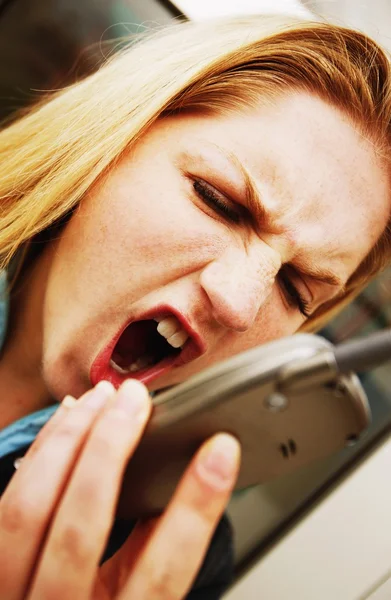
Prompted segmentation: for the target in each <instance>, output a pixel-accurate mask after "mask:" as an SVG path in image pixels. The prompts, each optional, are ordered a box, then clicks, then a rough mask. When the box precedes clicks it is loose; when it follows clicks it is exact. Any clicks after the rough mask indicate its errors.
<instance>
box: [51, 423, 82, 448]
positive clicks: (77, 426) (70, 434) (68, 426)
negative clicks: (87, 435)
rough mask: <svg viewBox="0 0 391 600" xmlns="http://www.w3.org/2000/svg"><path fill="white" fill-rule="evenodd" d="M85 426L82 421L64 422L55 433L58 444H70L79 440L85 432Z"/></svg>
mask: <svg viewBox="0 0 391 600" xmlns="http://www.w3.org/2000/svg"><path fill="white" fill-rule="evenodd" d="M85 429H86V427H85V424H84V422H83V421H81V420H79V419H78V420H76V419H75V420H73V421H72V422H71V421H64V423H61V425H59V426H58V428H57V430H56V431H55V432H54V436H55V438H56V443H64V444H68V443H69V442H72V441H74V440H75V439H76V438H79V437H80V436H81V435H82V434H83V433H84V432H85Z"/></svg>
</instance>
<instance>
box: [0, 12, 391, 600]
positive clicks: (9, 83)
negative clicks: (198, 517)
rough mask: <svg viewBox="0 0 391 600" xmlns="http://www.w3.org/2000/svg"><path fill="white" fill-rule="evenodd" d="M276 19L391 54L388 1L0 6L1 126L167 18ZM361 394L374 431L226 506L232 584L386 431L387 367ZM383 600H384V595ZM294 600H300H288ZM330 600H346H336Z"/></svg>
mask: <svg viewBox="0 0 391 600" xmlns="http://www.w3.org/2000/svg"><path fill="white" fill-rule="evenodd" d="M276 11H277V12H278V11H282V12H290V13H293V14H298V15H302V16H303V18H314V19H326V20H330V21H333V22H335V23H338V24H341V25H350V26H353V27H355V28H358V29H361V30H362V31H365V32H366V33H368V34H370V35H371V36H373V37H374V38H376V39H377V40H379V41H380V42H381V43H382V44H383V45H384V46H385V47H387V48H389V49H390V50H391V0H366V1H361V0H303V1H302V2H300V1H299V0H280V1H279V0H264V1H263V0H241V1H240V0H224V1H218V0H213V1H212V0H178V1H177V2H169V1H166V0H160V1H158V0H0V120H1V121H2V122H3V123H5V122H6V121H7V120H8V119H9V118H12V115H14V114H15V112H16V111H17V110H18V109H20V108H22V107H23V106H26V105H28V104H30V103H31V102H34V101H35V100H36V99H37V98H39V96H40V94H42V92H44V91H46V90H51V89H55V88H58V87H61V86H63V85H65V84H67V83H71V82H73V81H75V80H76V79H78V78H79V77H82V76H84V75H85V74H86V73H89V72H92V71H93V70H95V69H96V68H97V67H98V66H99V64H101V62H102V61H103V60H104V58H105V56H107V55H108V54H111V53H112V51H113V48H115V44H113V43H112V40H114V39H116V38H118V37H123V36H129V35H134V34H138V33H140V32H142V31H143V30H144V29H146V28H147V29H148V28H151V27H156V26H160V25H164V24H166V23H169V22H171V21H172V20H173V19H207V18H211V17H214V16H217V15H222V14H234V13H249V14H251V13H259V12H276ZM390 300H391V270H388V271H387V272H385V273H384V274H383V275H382V276H380V277H379V278H378V279H377V280H376V281H375V282H374V283H372V284H371V285H370V286H369V287H368V289H367V290H366V291H365V292H364V293H363V294H362V295H361V296H360V297H359V298H358V299H357V300H356V301H355V302H354V304H353V305H352V306H351V307H349V308H348V309H347V310H345V311H344V312H343V313H342V314H341V315H340V316H338V318H337V319H335V321H334V322H333V323H332V324H331V325H330V326H329V327H328V328H327V329H326V330H325V331H323V332H322V334H323V335H325V336H326V337H328V338H329V339H330V340H331V341H333V342H340V341H343V340H346V339H347V338H350V337H353V336H356V335H361V334H365V333H368V332H371V331H375V330H377V329H381V328H384V327H390V326H391V302H390ZM363 385H364V387H365V389H366V391H367V394H368V397H369V400H370V404H371V407H372V413H373V422H372V425H371V427H370V430H369V432H368V434H367V436H366V437H365V438H364V439H363V440H362V441H361V442H359V443H358V444H357V445H356V446H355V447H353V448H349V449H346V450H344V451H342V452H340V453H339V454H337V455H335V456H332V457H330V458H329V459H327V460H325V461H323V462H322V463H318V464H316V465H313V466H311V467H308V468H305V469H302V470H301V471H299V472H297V473H295V474H294V475H290V476H289V477H284V478H281V479H280V480H276V481H273V482H272V483H270V484H267V485H262V486H258V487H255V488H252V489H249V490H246V491H244V492H241V493H238V494H236V495H235V496H234V497H233V499H232V501H231V504H230V506H229V514H230V516H231V519H232V522H233V525H234V529H235V533H236V538H235V544H236V562H237V575H238V577H240V576H241V575H242V574H243V573H246V572H247V571H248V569H249V568H250V567H251V566H252V565H253V564H254V563H255V562H256V561H258V560H259V557H260V556H262V555H263V554H265V553H266V552H267V551H268V550H269V549H270V548H271V547H272V546H273V544H275V542H276V540H278V539H280V538H281V536H282V535H283V534H284V532H285V531H288V530H289V528H290V527H291V526H292V523H297V522H298V519H299V518H300V517H301V516H302V515H303V514H306V512H308V510H309V508H310V507H311V506H312V505H313V502H314V501H315V500H316V499H318V498H320V497H323V496H324V495H325V494H326V493H327V491H328V490H329V489H330V486H332V485H333V483H334V482H335V481H338V478H339V477H341V475H342V474H343V473H344V472H345V470H346V469H347V467H348V466H349V465H350V464H352V463H353V462H354V461H355V460H356V459H357V457H358V456H360V455H361V454H362V453H363V452H364V451H366V450H367V448H368V447H369V446H370V445H371V444H373V443H374V441H375V440H376V439H377V438H378V437H379V436H381V435H382V434H384V432H385V431H386V430H387V429H388V428H389V426H390V424H391V369H390V367H382V368H379V369H377V370H375V371H373V372H372V373H370V374H368V375H366V376H365V378H364V379H363ZM390 560H391V559H390ZM233 594H234V591H233V592H232V595H231V596H230V598H232V599H233V598H239V597H241V598H242V597H244V596H243V595H242V596H235V595H233ZM251 597H254V598H256V597H258V596H257V595H254V596H251ZM276 597H277V596H276ZM292 597H293V596H292ZM320 597H321V596H317V597H316V598H315V597H313V598H312V600H317V598H320ZM388 597H389V598H391V592H390V596H388ZM270 598H271V596H270ZM281 598H282V597H281ZM322 598H323V596H322ZM246 600H248V598H247V597H246ZM266 600H269V596H268V598H267V599H266ZM295 600H303V599H302V598H296V597H295ZM328 600H349V599H348V598H346V597H344V598H342V596H341V597H340V598H339V597H338V598H336V597H333V598H331V597H330V598H329V599H328Z"/></svg>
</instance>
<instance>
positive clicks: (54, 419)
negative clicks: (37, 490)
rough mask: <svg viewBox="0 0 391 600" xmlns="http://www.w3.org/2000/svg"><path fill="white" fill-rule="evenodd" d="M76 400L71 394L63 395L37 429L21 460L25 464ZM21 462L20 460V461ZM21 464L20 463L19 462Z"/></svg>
mask: <svg viewBox="0 0 391 600" xmlns="http://www.w3.org/2000/svg"><path fill="white" fill-rule="evenodd" d="M76 402H77V400H76V399H75V398H74V397H73V396H70V395H68V396H65V397H64V399H63V401H62V402H61V403H60V404H59V405H58V408H57V410H56V412H55V413H53V415H52V416H51V417H50V419H49V420H48V421H47V423H45V425H44V426H43V427H42V429H41V430H40V431H39V433H38V435H37V437H36V438H35V440H34V443H33V444H31V446H30V448H29V449H28V451H27V452H26V454H25V455H24V457H23V462H24V463H25V464H26V462H28V461H29V460H30V459H31V458H32V457H33V456H34V454H35V452H36V451H37V450H38V448H40V447H41V446H42V444H44V443H45V440H46V439H47V438H48V437H49V436H50V435H51V434H52V433H53V431H54V429H55V428H56V427H57V425H58V423H60V422H61V420H62V419H63V418H64V415H65V414H66V413H67V412H68V411H69V409H70V408H72V407H73V406H74V404H75V403H76ZM21 462H22V461H21ZM20 464H21V463H20Z"/></svg>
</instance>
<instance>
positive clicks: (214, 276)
mask: <svg viewBox="0 0 391 600" xmlns="http://www.w3.org/2000/svg"><path fill="white" fill-rule="evenodd" d="M280 266H281V259H280V257H279V254H278V253H277V252H275V251H274V250H272V249H271V248H270V247H269V246H268V245H267V244H264V243H263V242H261V244H260V245H259V246H253V247H251V248H248V249H246V250H244V249H241V248H229V249H227V250H226V251H225V252H224V253H223V254H222V255H221V256H219V257H218V258H217V259H215V260H214V261H212V262H210V263H209V264H208V265H207V266H206V267H205V268H204V269H203V271H202V273H201V276H200V283H201V286H202V288H203V290H204V291H205V293H206V294H207V296H208V298H209V300H210V302H211V305H212V313H213V317H214V318H215V319H216V321H217V322H218V323H220V325H223V326H224V327H226V328H228V329H233V330H236V331H246V330H247V329H248V328H249V327H251V325H252V324H253V323H254V321H255V318H256V316H257V314H258V311H259V309H260V307H261V306H262V304H263V303H264V302H265V301H266V299H267V298H268V296H269V295H270V293H271V290H272V287H273V284H274V281H275V278H276V276H277V273H278V271H279V269H280Z"/></svg>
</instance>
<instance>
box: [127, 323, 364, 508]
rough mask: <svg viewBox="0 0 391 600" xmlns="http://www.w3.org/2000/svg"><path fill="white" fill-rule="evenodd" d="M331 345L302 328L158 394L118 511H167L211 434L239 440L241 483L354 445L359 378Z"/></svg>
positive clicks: (359, 419) (359, 418) (360, 423)
mask: <svg viewBox="0 0 391 600" xmlns="http://www.w3.org/2000/svg"><path fill="white" fill-rule="evenodd" d="M334 348H335V347H334V346H333V345H332V344H331V343H330V342H328V341H327V340H325V339H324V338H322V337H320V336H317V335H312V334H296V335H294V336H291V337H288V338H283V339H280V340H276V341H273V342H270V343H267V344H265V345H262V346H259V347H256V348H253V349H251V350H248V351H246V352H244V353H242V354H239V355H237V356H234V357H233V358H230V359H228V360H225V361H223V362H221V363H219V364H216V365H215V366H213V367H211V368H208V369H206V370H205V371H203V372H201V373H199V374H197V375H195V376H193V377H192V378H190V379H189V380H188V381H186V382H185V383H182V384H178V385H176V386H174V387H173V388H171V389H169V390H168V391H164V392H162V393H160V394H158V395H157V397H156V398H155V399H154V401H153V404H154V408H153V413H152V417H151V420H150V422H149V424H148V426H147V429H146V431H145V434H144V436H143V438H142V440H141V443H140V445H139V447H138V448H137V450H136V452H135V454H134V455H133V457H132V459H131V460H130V462H129V464H128V466H127V469H126V472H125V475H124V479H123V485H122V490H121V494H120V498H119V503H118V507H117V515H118V516H120V517H123V518H133V517H140V516H147V515H152V514H156V513H159V512H161V511H162V510H163V509H164V507H165V506H166V505H167V503H168V501H169V499H170V498H171V496H172V494H173V492H174V490H175V487H176V485H177V484H178V481H179V479H180V477H181V475H182V474H183V472H184V470H185V468H186V466H187V465H188V463H189V462H190V459H191V458H192V456H193V455H194V453H195V452H196V450H197V449H198V448H199V446H200V445H201V444H202V442H204V441H205V440H206V439H207V438H209V437H211V436H212V435H213V434H215V433H217V432H222V431H224V432H229V433H231V434H233V435H234V436H235V437H236V438H237V439H238V440H239V441H240V443H241V448H242V459H241V467H240V472H239V477H238V480H237V484H236V489H241V488H244V487H247V486H250V485H253V484H258V483H262V482H265V481H268V480H270V479H272V478H274V477H277V476H280V475H283V474H285V473H289V472H291V471H293V470H294V469H297V468H298V467H300V466H302V465H305V464H307V463H309V462H312V461H315V460H317V459H320V458H322V457H325V456H327V455H329V454H331V453H333V452H336V451H337V450H340V449H342V448H343V447H344V446H346V445H348V444H352V443H354V442H355V441H356V440H357V439H358V437H359V436H360V434H361V433H362V432H363V431H364V430H365V428H366V427H367V425H368V423H369V421H370V409H369V405H368V401H367V398H366V395H365V392H364V390H363V388H362V386H361V384H360V381H359V379H358V377H357V376H356V375H355V374H354V373H352V372H348V373H341V370H340V369H339V368H338V365H337V364H336V361H335V356H334Z"/></svg>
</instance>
